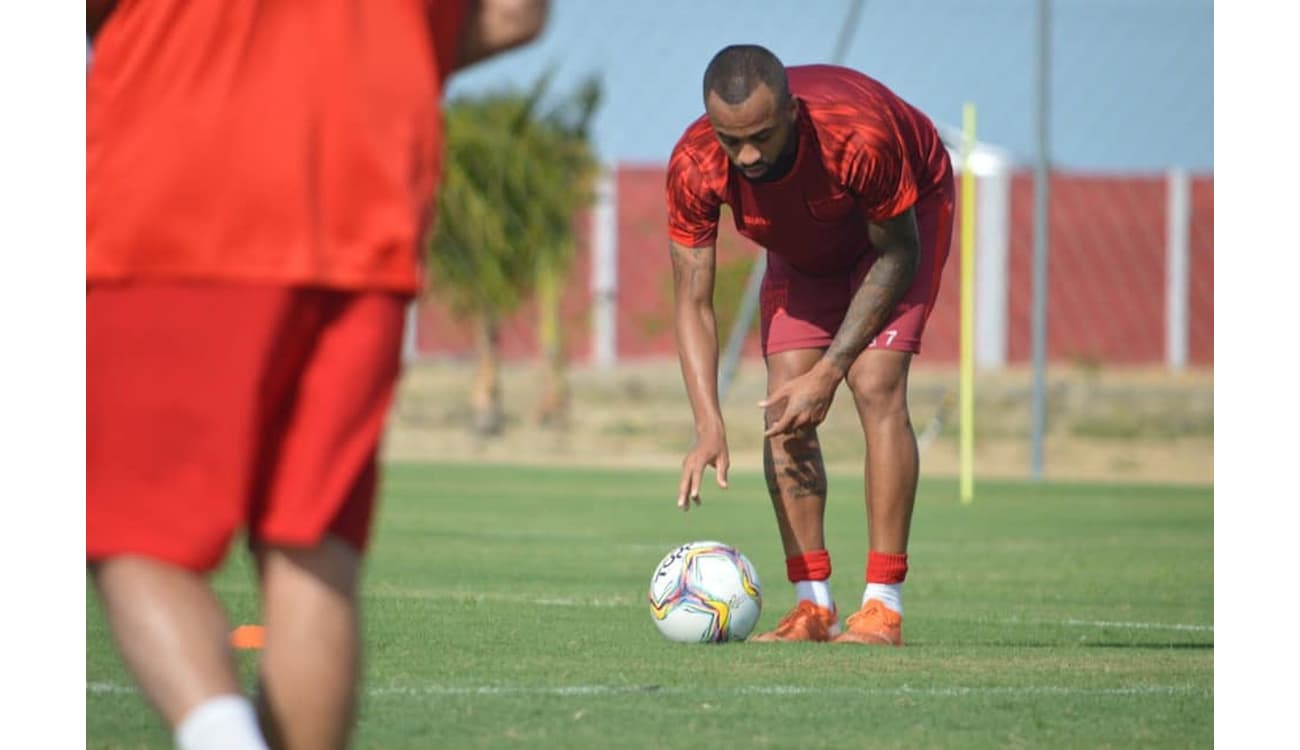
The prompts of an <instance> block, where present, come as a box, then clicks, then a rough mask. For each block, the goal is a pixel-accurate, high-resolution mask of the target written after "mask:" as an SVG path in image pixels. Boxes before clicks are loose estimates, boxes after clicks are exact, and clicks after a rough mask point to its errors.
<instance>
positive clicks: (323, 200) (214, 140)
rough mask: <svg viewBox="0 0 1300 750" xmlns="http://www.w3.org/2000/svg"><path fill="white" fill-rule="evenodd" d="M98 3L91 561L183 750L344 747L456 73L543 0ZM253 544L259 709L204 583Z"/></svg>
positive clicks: (90, 206)
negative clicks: (396, 393) (380, 497)
mask: <svg viewBox="0 0 1300 750" xmlns="http://www.w3.org/2000/svg"><path fill="white" fill-rule="evenodd" d="M113 6H114V4H113V3H111V2H105V1H104V0H91V2H89V3H88V5H87V19H88V23H89V31H90V32H91V33H93V34H94V59H93V62H92V63H91V65H90V68H89V71H88V73H87V81H86V87H87V96H86V235H87V247H86V381H87V383H86V560H87V563H88V566H89V569H90V573H91V576H92V578H93V581H94V585H95V587H96V589H97V590H98V593H99V596H100V598H101V600H102V602H103V606H104V612H105V615H106V618H107V620H108V625H109V628H110V630H111V631H112V633H113V636H114V640H115V641H116V644H117V647H118V650H119V652H120V653H121V655H122V659H123V661H124V662H125V664H126V666H127V668H128V669H129V670H130V671H131V673H132V675H133V676H134V678H135V680H136V682H137V683H139V685H140V687H141V689H142V692H143V693H144V695H145V696H146V698H147V699H148V700H149V702H150V703H151V704H152V705H153V707H154V708H155V709H156V710H157V711H158V712H159V713H160V714H161V716H162V718H163V720H164V721H165V722H166V723H167V726H168V727H169V728H170V729H171V730H172V731H173V732H174V734H175V739H176V743H177V745H178V746H179V747H181V748H183V749H185V750H193V749H198V748H212V749H213V750H217V749H221V750H242V749H243V748H260V747H266V746H267V745H268V744H269V745H270V746H273V747H287V748H309V749H311V750H318V749H322V748H339V747H343V746H344V745H346V744H347V739H348V736H349V733H350V731H351V727H352V723H353V720H354V716H355V705H356V698H355V696H356V684H357V682H358V680H359V676H360V659H361V643H360V638H359V633H358V611H357V609H358V604H357V596H356V591H357V578H358V573H359V569H360V565H361V559H362V555H363V553H364V551H365V548H366V543H367V540H368V538H369V533H370V526H371V514H372V510H373V505H374V497H375V491H376V452H377V448H378V444H379V440H380V436H381V434H382V432H383V425H384V421H385V419H386V417H387V410H388V406H389V403H390V401H391V399H392V394H393V389H394V385H395V383H396V380H397V377H398V371H399V367H400V352H401V340H402V326H403V321H404V319H405V311H406V308H407V305H408V303H409V301H410V300H411V298H412V295H413V294H414V293H415V292H416V290H417V288H418V287H419V286H420V282H421V270H420V269H421V263H420V260H419V254H420V252H421V249H420V246H421V241H422V236H423V234H424V233H425V230H426V229H427V227H428V226H429V222H430V219H431V217H430V215H429V214H430V211H431V207H432V206H433V205H434V197H435V190H436V186H437V184H438V180H439V177H440V169H441V161H442V122H441V112H440V105H439V101H440V98H441V94H442V89H443V84H444V81H445V80H446V78H447V76H448V75H449V74H451V73H452V72H453V71H454V70H456V69H458V68H460V67H462V66H464V65H468V64H470V63H472V62H475V61H477V60H480V59H482V58H485V57H487V56H489V55H492V54H494V53H496V52H498V51H501V50H505V49H509V48H511V47H514V46H517V45H519V44H522V43H524V42H526V41H528V40H530V39H532V38H533V37H535V36H536V35H537V33H538V32H539V31H540V29H541V26H542V24H543V23H544V19H545V14H546V9H547V3H546V2H545V0H433V1H432V2H430V0H390V1H389V2H372V1H371V0H313V2H271V1H269V0H137V2H129V3H126V2H124V3H121V4H119V5H117V6H116V7H113ZM241 530H246V532H247V535H248V539H249V543H250V546H251V548H252V551H253V553H254V554H255V556H256V559H257V567H258V575H259V579H260V589H261V592H260V593H261V604H262V619H263V622H264V624H265V647H264V650H263V652H262V654H261V660H260V665H259V667H260V675H259V676H260V690H259V694H258V705H257V710H256V711H255V710H254V707H253V705H252V704H251V702H250V701H249V700H248V699H247V698H245V697H244V695H243V694H242V691H241V686H240V684H239V681H238V675H237V672H236V669H235V662H234V658H233V656H232V654H231V651H230V647H229V645H228V642H227V638H228V633H229V625H228V623H227V620H226V615H225V613H224V612H223V610H222V607H221V604H220V602H219V601H218V599H217V598H216V596H215V595H214V594H213V591H212V589H211V588H210V586H209V585H208V580H207V575H208V573H210V572H211V571H212V570H213V569H214V568H216V567H217V566H218V565H219V564H220V563H221V561H222V559H223V558H224V556H225V554H226V550H227V548H228V546H229V544H230V542H231V540H232V538H233V537H234V535H235V534H236V533H238V532H240V531H241Z"/></svg>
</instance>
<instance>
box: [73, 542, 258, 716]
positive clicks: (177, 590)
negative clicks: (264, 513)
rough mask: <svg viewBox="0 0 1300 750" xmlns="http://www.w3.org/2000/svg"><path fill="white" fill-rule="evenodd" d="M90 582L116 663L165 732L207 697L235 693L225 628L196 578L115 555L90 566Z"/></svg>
mask: <svg viewBox="0 0 1300 750" xmlns="http://www.w3.org/2000/svg"><path fill="white" fill-rule="evenodd" d="M91 577H92V578H93V580H94V582H95V587H96V589H97V590H98V591H99V596H100V599H101V601H102V602H103V604H104V613H105V616H106V618H107V620H108V626H109V629H110V630H112V632H113V638H114V640H115V641H116V642H117V648H118V651H119V652H120V653H121V655H122V660H123V661H124V662H125V663H126V667H127V669H129V670H130V671H131V674H132V675H133V676H134V677H135V680H136V683H137V684H138V685H139V686H140V689H141V690H143V691H144V694H145V696H146V697H147V698H148V699H149V702H150V703H151V704H153V706H154V708H155V709H156V710H157V711H158V712H159V713H160V714H161V715H162V717H163V720H164V721H166V722H167V725H168V726H169V727H172V728H173V729H175V728H176V727H177V726H178V725H179V724H180V723H181V722H182V720H183V719H184V718H185V717H186V716H187V715H188V714H189V713H190V712H191V711H192V710H193V709H194V708H196V707H198V706H199V705H201V704H203V703H204V702H206V701H208V700H209V699H212V698H215V697H217V696H223V695H239V693H240V688H239V679H238V676H237V673H236V670H235V662H234V656H233V655H232V654H231V651H230V647H229V645H228V644H227V638H228V637H229V631H230V626H229V624H228V621H227V619H226V614H225V612H224V611H223V610H222V608H221V604H220V602H218V601H217V598H216V596H215V595H214V594H213V593H212V589H211V588H209V586H208V583H207V580H206V578H205V577H204V576H203V575H201V574H199V573H195V572H194V571H192V570H188V569H186V568H182V567H179V566H176V565H172V564H171V563H166V562H162V561H159V560H154V559H151V558H146V557H136V556H121V557H113V558H109V559H107V560H103V561H101V562H98V563H96V564H94V565H92V566H91Z"/></svg>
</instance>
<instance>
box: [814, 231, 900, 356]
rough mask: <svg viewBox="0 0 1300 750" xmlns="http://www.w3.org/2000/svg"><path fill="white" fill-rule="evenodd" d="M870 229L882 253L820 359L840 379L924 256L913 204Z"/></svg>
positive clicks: (882, 321)
mask: <svg viewBox="0 0 1300 750" xmlns="http://www.w3.org/2000/svg"><path fill="white" fill-rule="evenodd" d="M867 232H868V234H869V236H870V237H871V244H872V245H874V246H875V247H876V249H877V250H878V251H879V252H880V257H878V258H876V262H875V263H872V264H871V270H869V271H867V277H866V278H865V279H863V280H862V285H861V286H859V287H858V291H857V292H855V293H854V294H853V300H852V301H851V302H850V303H849V310H848V312H847V313H845V315H844V322H843V323H841V324H840V329H839V331H837V332H836V333H835V338H834V339H833V340H832V341H831V345H830V348H829V349H827V350H826V354H825V356H823V357H822V362H820V363H818V364H819V366H821V365H825V366H826V367H828V368H829V370H830V372H831V373H833V374H834V375H835V376H836V378H837V379H843V378H844V376H845V375H847V374H848V372H849V367H851V366H852V365H853V362H854V361H855V360H857V358H858V355H859V354H861V353H862V350H863V349H866V348H867V344H869V343H871V339H873V338H875V336H876V334H878V333H880V328H881V327H882V326H883V325H884V324H885V322H886V321H887V320H889V318H890V316H891V315H892V314H893V312H894V307H895V306H896V305H897V304H898V302H899V300H901V299H902V298H903V294H905V293H906V292H907V289H908V287H910V286H911V285H912V277H913V276H915V275H916V267H917V265H918V263H919V261H920V257H921V240H920V237H919V235H918V234H917V229H916V213H915V211H914V210H913V209H911V208H909V209H907V210H906V211H904V212H903V213H901V214H899V215H898V216H895V217H894V218H892V219H886V220H885V221H882V222H879V223H872V224H869V225H867Z"/></svg>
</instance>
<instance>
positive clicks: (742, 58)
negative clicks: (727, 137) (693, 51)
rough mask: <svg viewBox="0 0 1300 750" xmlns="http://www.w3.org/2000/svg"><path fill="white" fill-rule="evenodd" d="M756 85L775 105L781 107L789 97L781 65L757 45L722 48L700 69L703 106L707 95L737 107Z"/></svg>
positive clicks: (763, 48) (707, 98)
mask: <svg viewBox="0 0 1300 750" xmlns="http://www.w3.org/2000/svg"><path fill="white" fill-rule="evenodd" d="M760 83H765V84H767V87H768V88H770V89H772V93H773V94H775V95H776V101H777V103H778V104H783V103H785V102H786V101H787V99H788V98H789V96H790V83H789V81H787V80H786V77H785V65H783V64H781V61H780V60H779V59H777V57H776V55H774V54H772V52H771V51H770V50H768V49H767V48H766V47H760V46H758V45H757V44H733V45H731V46H729V47H723V48H722V50H720V51H719V52H718V54H716V55H714V56H713V59H712V60H710V61H709V66H708V67H707V68H705V69H704V104H705V106H706V107H707V106H708V103H709V92H710V91H712V92H713V93H715V94H717V95H718V97H719V98H720V99H722V101H724V102H726V103H727V104H733V105H734V104H740V103H741V102H743V101H745V100H746V99H748V98H749V95H750V94H752V93H754V89H755V88H757V87H758V84H760Z"/></svg>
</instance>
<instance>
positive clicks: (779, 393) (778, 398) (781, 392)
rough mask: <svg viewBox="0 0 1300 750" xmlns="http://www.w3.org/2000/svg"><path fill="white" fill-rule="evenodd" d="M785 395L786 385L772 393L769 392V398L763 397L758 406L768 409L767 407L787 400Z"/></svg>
mask: <svg viewBox="0 0 1300 750" xmlns="http://www.w3.org/2000/svg"><path fill="white" fill-rule="evenodd" d="M785 397H786V396H785V386H781V387H779V388H777V389H776V390H774V391H772V392H771V393H769V394H767V398H765V399H763V400H762V401H759V402H758V408H760V409H766V408H767V407H769V406H772V405H774V404H779V403H781V402H782V401H784V400H785Z"/></svg>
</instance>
